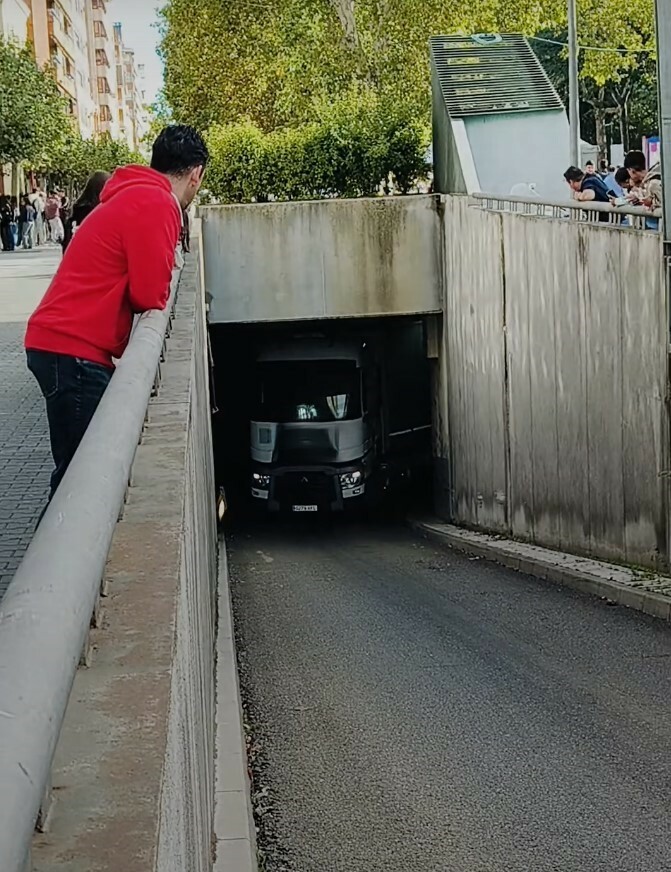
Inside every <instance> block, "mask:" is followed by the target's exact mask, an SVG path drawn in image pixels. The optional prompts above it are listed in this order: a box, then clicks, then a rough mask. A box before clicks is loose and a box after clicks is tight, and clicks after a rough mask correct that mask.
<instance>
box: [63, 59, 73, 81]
mask: <svg viewBox="0 0 671 872" xmlns="http://www.w3.org/2000/svg"><path fill="white" fill-rule="evenodd" d="M64 59H65V63H64V65H63V66H64V68H65V75H66V76H67V77H68V78H69V79H74V77H75V68H74V67H73V66H72V62H71V60H70V58H69V57H68V56H67V55H64Z"/></svg>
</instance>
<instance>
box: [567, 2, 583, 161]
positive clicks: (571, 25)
mask: <svg viewBox="0 0 671 872" xmlns="http://www.w3.org/2000/svg"><path fill="white" fill-rule="evenodd" d="M578 51H579V49H578V14H577V11H576V0H568V95H569V96H568V103H569V107H568V120H569V128H570V138H571V164H572V165H573V166H574V167H579V166H580V165H581V163H582V160H581V157H580V92H579V90H578Z"/></svg>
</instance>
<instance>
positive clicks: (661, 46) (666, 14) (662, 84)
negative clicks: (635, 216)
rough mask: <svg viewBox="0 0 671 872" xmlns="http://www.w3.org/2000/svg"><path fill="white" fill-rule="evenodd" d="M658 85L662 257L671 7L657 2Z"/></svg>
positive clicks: (667, 210) (668, 179)
mask: <svg viewBox="0 0 671 872" xmlns="http://www.w3.org/2000/svg"><path fill="white" fill-rule="evenodd" d="M657 82H658V88H659V139H660V143H661V152H662V192H663V201H664V202H663V206H662V208H663V213H664V240H665V255H666V256H667V258H668V257H669V256H671V8H670V7H669V3H668V0H657Z"/></svg>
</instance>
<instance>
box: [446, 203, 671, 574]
mask: <svg viewBox="0 0 671 872" xmlns="http://www.w3.org/2000/svg"><path fill="white" fill-rule="evenodd" d="M444 221H445V225H444V239H445V322H444V331H443V356H444V361H443V365H442V367H441V368H439V370H438V372H437V378H436V385H435V395H436V397H442V398H443V400H442V401H443V402H446V403H447V407H448V408H447V414H445V412H444V411H443V414H442V415H440V416H437V417H436V422H437V427H436V430H437V433H436V456H437V469H438V472H439V475H438V498H439V505H440V509H441V511H442V513H443V514H444V515H446V516H450V517H451V518H453V519H454V520H455V521H457V522H459V523H464V524H469V525H473V526H477V527H482V528H486V529H492V530H498V531H502V532H505V533H508V534H512V535H514V536H518V537H520V538H524V539H528V540H530V541H533V542H536V543H538V544H543V545H547V546H550V547H555V548H560V549H565V550H568V551H575V552H586V553H590V554H594V555H596V556H599V557H602V558H605V559H615V560H625V561H628V562H633V563H641V564H645V565H655V564H660V563H661V564H662V565H663V564H665V563H666V562H667V560H668V547H667V515H666V484H665V483H666V477H665V476H666V474H665V470H666V469H667V468H668V428H667V413H666V406H665V395H666V385H667V372H666V333H667V329H666V325H667V323H668V321H667V313H666V297H665V289H664V282H663V276H662V258H661V243H660V238H659V235H658V234H654V233H637V232H630V231H621V230H616V229H610V228H607V227H598V226H589V225H581V224H577V223H573V222H571V223H569V222H567V221H562V220H553V219H545V218H544V219H541V218H533V217H528V216H523V215H515V214H511V213H504V214H500V213H492V212H483V211H481V210H479V209H476V208H474V207H472V206H469V205H468V201H467V200H465V199H462V198H448V199H447V200H446V203H445V218H444Z"/></svg>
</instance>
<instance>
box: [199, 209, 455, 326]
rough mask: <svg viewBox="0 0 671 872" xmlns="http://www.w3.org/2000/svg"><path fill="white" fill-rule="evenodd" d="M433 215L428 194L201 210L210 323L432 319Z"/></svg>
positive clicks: (435, 286)
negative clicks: (377, 317)
mask: <svg viewBox="0 0 671 872" xmlns="http://www.w3.org/2000/svg"><path fill="white" fill-rule="evenodd" d="M437 208H438V200H437V199H436V198H435V197H429V196H426V197H387V198H375V199H368V200H366V199H362V200H320V201H318V202H307V203H305V202H301V203H269V204H253V205H241V206H208V207H205V208H203V209H202V210H201V215H202V219H203V234H204V251H205V288H206V292H207V295H208V299H209V300H210V313H209V317H210V321H211V322H212V323H214V324H216V323H235V322H254V321H294V320H303V319H311V318H342V317H353V316H364V315H404V314H411V313H417V312H420V313H421V312H435V311H437V310H438V309H439V308H440V301H439V291H440V284H441V258H442V252H441V244H440V238H439V236H438V234H437V233H436V227H437Z"/></svg>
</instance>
